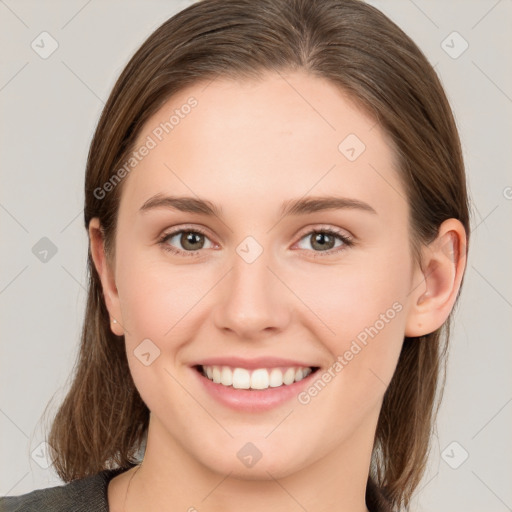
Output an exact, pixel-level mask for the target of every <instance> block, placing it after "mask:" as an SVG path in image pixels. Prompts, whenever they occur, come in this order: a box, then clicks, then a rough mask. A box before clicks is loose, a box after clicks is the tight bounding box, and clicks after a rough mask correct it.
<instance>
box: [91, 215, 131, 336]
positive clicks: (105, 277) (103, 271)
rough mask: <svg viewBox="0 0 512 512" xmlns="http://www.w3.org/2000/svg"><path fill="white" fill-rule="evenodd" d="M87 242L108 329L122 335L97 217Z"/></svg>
mask: <svg viewBox="0 0 512 512" xmlns="http://www.w3.org/2000/svg"><path fill="white" fill-rule="evenodd" d="M89 242H90V250H91V257H92V259H93V262H94V266H95V268H96V271H97V272H98V275H99V277H100V280H101V286H102V289H103V297H104V299H105V305H106V307H107V310H108V312H109V314H110V328H111V330H112V332H113V333H114V334H116V335H117V336H122V335H123V334H124V329H123V327H122V323H123V322H122V319H121V310H120V306H119V295H118V292H117V287H116V284H115V279H114V275H113V271H112V269H111V268H110V265H109V263H108V259H107V256H106V253H105V245H104V238H103V231H102V228H101V225H100V221H99V219H98V218H97V217H95V218H93V219H91V221H90V223H89Z"/></svg>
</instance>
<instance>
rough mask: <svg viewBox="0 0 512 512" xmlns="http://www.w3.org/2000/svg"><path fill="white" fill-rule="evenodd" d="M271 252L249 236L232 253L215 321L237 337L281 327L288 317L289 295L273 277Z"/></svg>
mask: <svg viewBox="0 0 512 512" xmlns="http://www.w3.org/2000/svg"><path fill="white" fill-rule="evenodd" d="M273 266H274V265H273V260H272V257H271V251H270V250H265V249H264V248H263V246H262V245H261V244H260V243H259V242H258V241H257V240H256V239H255V238H253V237H250V236H249V237H247V238H246V239H244V240H243V241H242V242H241V243H240V244H239V245H238V246H237V247H236V250H235V254H233V259H232V265H231V272H229V274H228V276H226V279H225V280H224V285H223V293H222V297H221V298H220V300H219V302H218V304H217V306H216V308H217V310H216V315H215V321H216V323H217V326H218V327H219V328H222V329H229V330H232V331H234V332H236V333H237V334H238V335H239V336H240V337H247V338H248V337H254V336H255V335H257V334H258V333H260V332H263V331H268V330H273V331H275V330H281V329H283V328H285V326H286V324H287V323H288V322H289V320H290V318H289V316H290V306H289V298H287V297H286V289H285V287H284V286H283V285H282V284H281V283H280V282H279V280H278V279H276V277H275V275H274V274H273V272H271V271H270V270H269V267H270V268H272V267H273Z"/></svg>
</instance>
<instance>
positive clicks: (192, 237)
mask: <svg viewBox="0 0 512 512" xmlns="http://www.w3.org/2000/svg"><path fill="white" fill-rule="evenodd" d="M205 242H206V244H205ZM158 243H159V244H160V245H161V246H162V248H163V249H164V250H166V251H169V252H172V253H174V254H180V255H183V256H196V255H197V254H198V252H199V251H200V250H201V249H211V248H212V247H213V243H212V242H211V241H210V239H209V238H208V237H207V236H206V233H203V231H201V230H199V229H197V228H194V229H180V230H177V231H172V232H171V233H165V234H164V235H163V236H162V238H160V240H159V241H158ZM172 243H174V244H179V245H180V246H181V247H178V248H177V247H175V246H174V245H171V244H172ZM208 243H209V244H210V245H208Z"/></svg>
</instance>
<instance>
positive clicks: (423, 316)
mask: <svg viewBox="0 0 512 512" xmlns="http://www.w3.org/2000/svg"><path fill="white" fill-rule="evenodd" d="M465 268H466V230H465V229H464V226H463V225H462V223H461V222H460V221H459V220H457V219H447V220H445V221H444V222H443V223H442V224H441V226H440V227H439V230H438V234H437V237H436V239H435V240H434V241H433V242H431V243H430V244H429V245H428V246H424V247H423V248H422V250H421V265H418V269H417V271H416V272H415V277H414V279H413V283H412V286H413V289H412V290H411V292H410V296H411V302H410V309H409V312H408V316H407V324H406V329H405V336H408V337H416V336H423V335H426V334H430V333H431V332H434V331H435V330H436V329H438V328H439V327H441V326H442V325H443V323H444V322H445V320H446V319H447V318H448V316H449V314H450V312H451V311H452V309H453V305H454V304H455V300H456V298H457V294H458V292H459V289H460V285H461V282H462V277H463V275H464V270H465Z"/></svg>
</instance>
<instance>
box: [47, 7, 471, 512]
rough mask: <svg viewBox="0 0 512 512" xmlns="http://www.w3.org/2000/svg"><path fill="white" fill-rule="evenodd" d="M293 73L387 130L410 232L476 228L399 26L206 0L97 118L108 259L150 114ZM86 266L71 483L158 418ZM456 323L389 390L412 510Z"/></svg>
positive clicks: (62, 459) (88, 197) (449, 123)
mask: <svg viewBox="0 0 512 512" xmlns="http://www.w3.org/2000/svg"><path fill="white" fill-rule="evenodd" d="M297 69H301V70H304V71H306V72H309V73H311V74H313V75H316V76H319V77H322V78H324V79H327V80H329V81H331V82H332V83H334V84H337V85H338V86H339V87H340V88H341V89H343V90H344V91H346V92H347V93H348V94H349V95H350V97H352V98H353V99H354V101H356V102H357V104H358V105H360V106H361V108H364V109H365V110H366V111H367V112H370V113H371V114H372V116H373V117H374V118H375V119H376V120H377V121H378V122H379V124H380V126H381V128H382V129H383V130H384V131H385V132H386V133H387V134H388V135H389V136H390V137H391V139H392V140H393V142H394V144H395V150H396V156H397V160H398V162H399V170H400V173H401V178H402V181H403V183H404V186H405V189H406V192H407V196H408V201H409V205H410V221H411V238H412V239H413V240H418V241H419V243H427V242H429V241H431V240H432V239H434V238H435V236H436V235H437V231H438V228H439V226H440V224H441V223H442V222H443V221H444V220H446V219H448V218H456V219H459V220H460V221H461V222H462V224H463V225H464V227H465V229H466V232H467V233H469V221H468V216H469V214H468V200H467V194H466V184H465V173H464V163H463V158H462V152H461V147H460V141H459V137H458V133H457V129H456V125H455V122H454V119H453V116H452V112H451V109H450V106H449V103H448V100H447V98H446V96H445V93H444V91H443V88H442V86H441V84H440V82H439V79H438V77H437V75H436V73H435V71H434V70H433V68H432V66H431V65H430V64H429V62H428V61H427V59H426V58H425V56H424V55H423V53H422V52H421V51H420V50H419V49H418V47H417V46H416V45H415V44H414V42H413V41H412V40H411V39H410V38H409V37H408V36H407V35H406V34H405V33H404V32H403V31H402V30H401V29H400V28H399V27H398V26H397V25H395V24H394V23H393V22H392V21H391V20H389V19H388V18H387V17H386V16H385V15H384V14H382V13H381V12H380V11H378V10H377V9H375V8H373V7H371V6H369V5H367V4H365V3H363V2H362V1H359V0H258V1H254V0H203V1H201V2H198V3H196V4H193V5H192V6H190V7H188V8H187V9H185V10H183V11H181V12H179V13H178V14H177V15H175V16H173V17H172V18H170V19H169V20H167V21H166V22H165V23H163V24H162V25H161V26H160V27H159V28H158V29H157V30H156V31H155V32H154V33H153V34H151V36H150V37H149V38H148V39H147V40H146V41H145V42H144V44H143V45H142V46H141V48H140V49H139V50H138V51H137V52H136V53H135V55H134V56H133V57H132V59H131V60H130V62H129V63H128V64H127V66H126V67H125V69H124V70H123V72H122V73H121V76H120V77H119V79H118V80H117V82H116V84H115V86H114V89H113V91H112V93H111V95H110V97H109V99H108V101H107V103H106V105H105V108H104V110H103V112H102V115H101V118H100V120H99V124H98V127H97V129H96V132H95V134H94V138H93V140H92V143H91V147H90V151H89V155H88V160H87V169H86V177H85V209H84V213H85V215H84V217H85V227H86V229H87V228H88V226H89V222H90V220H91V219H92V218H93V217H99V219H100V222H101V225H102V228H103V230H104V237H105V248H106V251H107V254H108V255H109V261H114V250H113V249H114V239H115V231H116V216H117V212H118V206H119V200H120V195H121V192H122V188H123V187H122V185H123V182H121V183H119V185H118V186H116V187H115V188H113V190H112V191H110V192H109V193H108V194H105V197H97V195H98V194H95V190H97V189H98V188H99V187H102V186H103V185H104V184H105V183H106V182H107V181H108V180H109V179H111V178H112V176H113V175H114V173H115V172H116V170H118V169H119V168H120V167H121V166H122V165H123V162H125V161H126V160H127V158H128V157H129V155H130V153H131V152H132V151H133V149H134V143H135V141H136V138H137V136H138V134H139V133H140V131H141V128H142V126H143V125H144V123H145V122H146V121H147V120H148V118H149V117H150V116H151V115H152V114H154V113H155V112H156V111H158V109H159V108H160V107H161V106H162V105H163V104H164V103H165V102H166V101H167V100H168V99H169V97H170V96H171V95H173V94H174V93H176V92H178V91H180V90H182V89H184V88H185V87H187V86H189V85H191V84H194V83H197V82H199V81H204V80H209V79H213V78H214V77H216V76H222V77H229V78H233V79H240V80H243V79H249V78H258V77H260V76H261V75H262V73H263V72H264V71H278V72H282V71H292V70H297ZM88 269H89V291H88V300H87V309H86V316H85V321H84V324H83V332H82V340H81V346H80V353H79V358H78V361H77V365H76V368H75V372H74V378H73V381H72V385H71V389H70V390H69V392H68V394H67V396H66V398H65V400H64V402H63V404H62V405H61V407H60V409H59V411H58V413H57V415H56V418H55V420H54V422H53V425H52V429H51V432H50V435H49V444H50V446H51V447H52V448H53V452H54V454H53V455H54V457H55V461H54V464H55V468H56V470H57V472H58V474H59V475H60V476H61V478H62V479H63V480H65V481H70V480H73V479H76V478H81V477H84V476H87V475H91V474H94V473H97V472H99V471H101V470H103V469H107V468H113V467H128V466H129V464H130V463H133V461H134V458H135V453H136V451H137V449H139V448H140V446H141V443H143V441H144V437H145V434H146V431H147V427H148V421H149V410H148V408H147V407H146V405H145V404H144V402H143V401H142V399H141V398H140V396H139V394H138V392H137V390H136V388H135V385H134V383H133V380H132V378H131V374H130V371H129V367H128V363H127V358H126V354H125V348H124V343H123V338H122V337H121V338H120V337H117V336H115V335H114V334H113V333H112V332H111V330H110V320H109V315H108V311H107V309H106V307H105V303H104V299H103V293H102V288H101V282H100V279H99V276H98V274H97V272H96V269H95V267H94V264H93V261H92V258H91V254H90V251H89V260H88ZM448 327H449V319H448V321H447V322H446V323H445V325H444V329H445V330H446V332H445V333H444V334H445V336H443V335H442V334H443V328H440V329H438V330H437V331H435V332H433V333H431V334H428V335H426V336H422V337H420V338H405V340H404V344H403V348H402V352H401V355H400V358H399V361H398V366H397V368H396V372H395V374H394V376H393V379H392V381H391V383H390V385H389V388H388V389H387V391H386V393H385V396H384V402H383V405H382V410H381V413H380V417H379V422H378V426H377V432H376V437H375V444H374V451H373V459H372V466H371V468H370V469H371V475H372V477H373V478H374V479H375V480H376V482H377V483H378V485H379V486H380V487H381V488H382V490H383V491H384V492H385V494H386V495H387V496H388V497H389V499H390V501H391V503H392V504H393V505H395V506H400V505H405V506H408V504H409V502H410V499H411V495H412V493H413V491H414V489H415V488H416V487H417V485H418V483H419V481H420V479H421V477H422V475H423V472H424V469H425V464H426V460H427V456H428V451H429V443H430V437H431V433H432V429H433V426H434V420H435V416H436V413H437V408H438V405H439V400H440V394H441V393H440V391H441V390H442V387H443V386H439V385H438V381H439V378H440V376H441V374H442V375H443V378H444V375H445V372H444V369H443V368H442V366H443V362H444V364H445V361H446V358H445V355H446V348H447V341H448ZM441 370H443V371H442V372H441ZM443 385H444V381H443ZM436 394H438V395H439V396H437V398H436Z"/></svg>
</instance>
